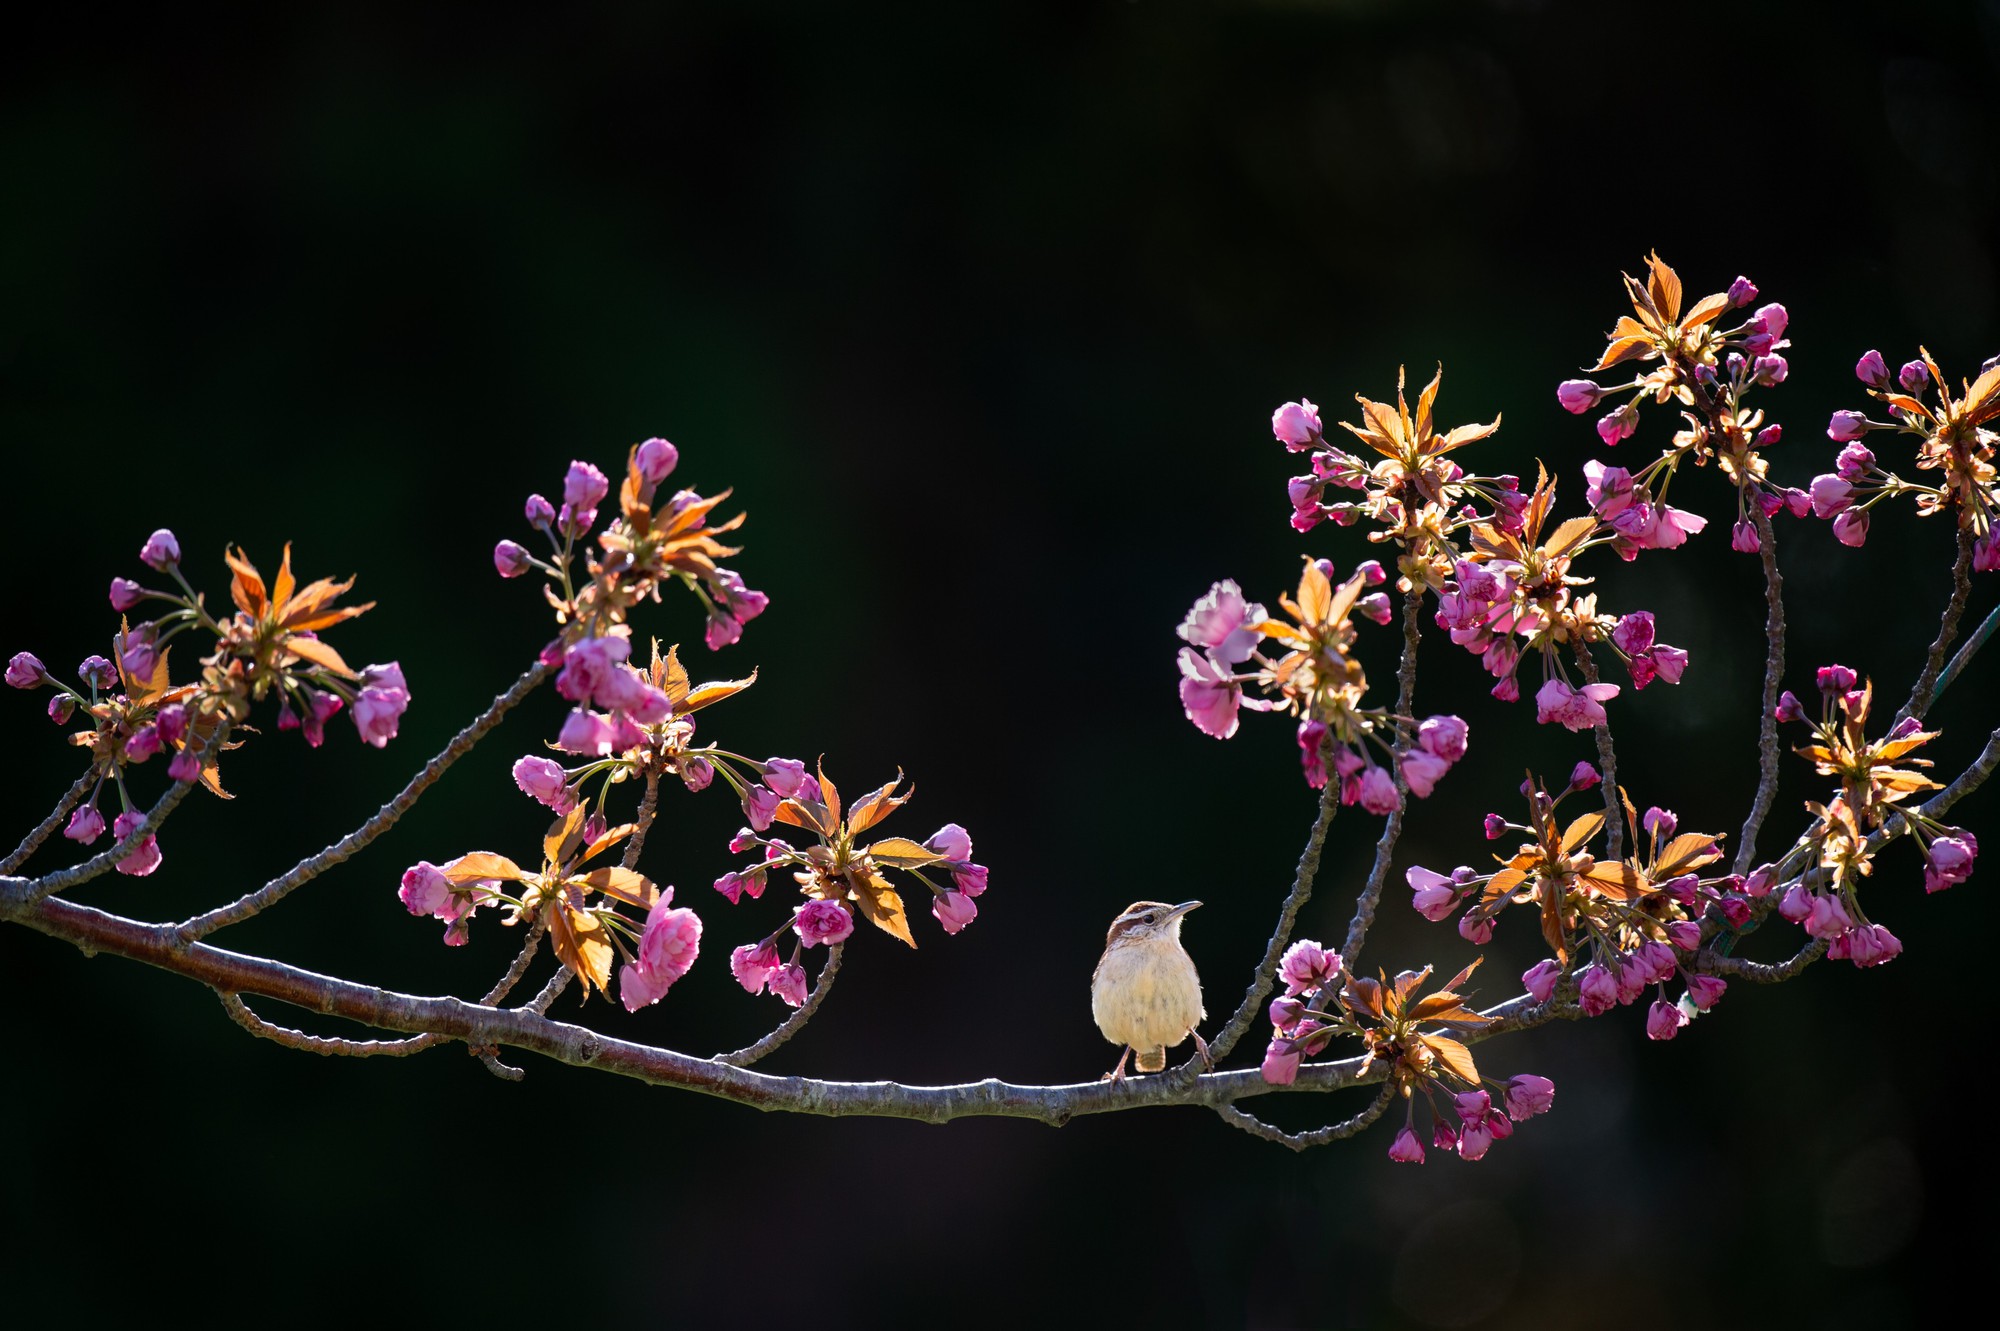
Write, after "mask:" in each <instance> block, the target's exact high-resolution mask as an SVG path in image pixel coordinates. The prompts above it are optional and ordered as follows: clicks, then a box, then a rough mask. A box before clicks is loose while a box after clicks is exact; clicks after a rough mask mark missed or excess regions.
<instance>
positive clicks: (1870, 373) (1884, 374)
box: [1854, 351, 1889, 388]
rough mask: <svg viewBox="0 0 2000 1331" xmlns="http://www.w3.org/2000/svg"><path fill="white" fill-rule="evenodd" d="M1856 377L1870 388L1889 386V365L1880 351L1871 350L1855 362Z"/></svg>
mask: <svg viewBox="0 0 2000 1331" xmlns="http://www.w3.org/2000/svg"><path fill="white" fill-rule="evenodd" d="M1854 377H1855V378H1857V379H1859V380H1860V381H1861V382H1862V383H1864V384H1867V385H1868V386H1869V387H1870V388H1887V387H1888V386H1889V366H1888V364H1887V362H1885V361H1884V360H1883V359H1882V353H1881V352H1879V351H1870V352H1868V353H1867V354H1866V355H1864V356H1863V357H1862V358H1861V359H1860V360H1858V361H1856V362H1854Z"/></svg>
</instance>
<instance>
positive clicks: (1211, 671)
mask: <svg viewBox="0 0 2000 1331" xmlns="http://www.w3.org/2000/svg"><path fill="white" fill-rule="evenodd" d="M1180 666H1181V709H1182V710H1183V711H1184V712H1186V713H1187V719H1188V720H1190V721H1192V722H1194V724H1195V728H1196V729H1197V730H1199V731H1201V732H1202V733H1203V734H1204V735H1212V736H1214V737H1215V738H1216V739H1228V738H1229V737H1230V736H1231V735H1234V734H1235V733H1236V721H1237V717H1236V709H1237V707H1238V706H1239V705H1241V703H1242V701H1243V691H1242V690H1241V689H1240V688H1238V687H1237V685H1236V684H1235V682H1234V681H1233V680H1231V679H1230V677H1229V671H1228V670H1227V669H1225V668H1224V667H1223V666H1221V665H1218V664H1217V663H1216V662H1215V660H1214V659H1213V658H1211V657H1208V656H1205V655H1203V654H1202V653H1200V652H1197V651H1195V650H1194V649H1193V648H1192V647H1183V648H1181V654H1180Z"/></svg>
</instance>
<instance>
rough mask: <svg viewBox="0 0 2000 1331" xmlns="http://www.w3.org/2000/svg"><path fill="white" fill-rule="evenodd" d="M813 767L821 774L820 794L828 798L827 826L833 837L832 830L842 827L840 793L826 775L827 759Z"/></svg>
mask: <svg viewBox="0 0 2000 1331" xmlns="http://www.w3.org/2000/svg"><path fill="white" fill-rule="evenodd" d="M813 767H814V768H815V769H816V770H817V771H818V772H819V789H820V793H821V794H822V795H824V796H826V826H827V832H828V834H829V835H831V834H832V830H833V829H834V828H836V827H838V826H839V825H840V791H839V790H838V789H836V788H835V786H834V784H833V781H832V779H831V778H830V777H828V776H827V774H826V760H825V759H821V760H819V761H818V762H815V763H814V764H813Z"/></svg>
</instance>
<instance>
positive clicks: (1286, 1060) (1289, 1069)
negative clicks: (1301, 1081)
mask: <svg viewBox="0 0 2000 1331" xmlns="http://www.w3.org/2000/svg"><path fill="white" fill-rule="evenodd" d="M1257 1071H1258V1073H1259V1074H1260V1075H1261V1076H1262V1077H1263V1078H1264V1080H1265V1081H1267V1082H1269V1083H1270V1084H1271V1085H1273V1086H1290V1085H1291V1084H1292V1083H1293V1082H1295V1081H1297V1080H1298V1077H1299V1047H1298V1045H1297V1043H1295V1042H1294V1041H1291V1040H1272V1041H1271V1043H1270V1044H1268V1045H1266V1046H1264V1061H1263V1063H1261V1064H1260V1065H1258V1068H1257Z"/></svg>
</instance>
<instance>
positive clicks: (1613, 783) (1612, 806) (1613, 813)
mask: <svg viewBox="0 0 2000 1331" xmlns="http://www.w3.org/2000/svg"><path fill="white" fill-rule="evenodd" d="M1575 646H1576V667H1577V669H1578V670H1580V671H1581V672H1582V673H1583V681H1584V683H1586V684H1595V683H1597V662H1595V661H1593V660H1591V659H1590V648H1588V647H1586V646H1584V645H1583V643H1582V642H1578V643H1576V644H1575ZM1591 731H1592V733H1594V734H1595V735H1596V736H1597V765H1598V767H1600V768H1602V769H1603V770H1602V771H1601V772H1600V773H1599V775H1600V776H1602V777H1603V778H1604V827H1605V832H1604V858H1605V859H1607V860H1616V859H1618V857H1619V856H1621V855H1623V854H1624V853H1625V815H1624V810H1623V809H1622V808H1620V806H1619V799H1618V751H1617V750H1616V749H1614V748H1613V747H1612V745H1611V722H1610V721H1608V720H1606V721H1599V722H1598V723H1597V724H1596V725H1594V726H1592V727H1591Z"/></svg>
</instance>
